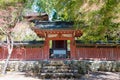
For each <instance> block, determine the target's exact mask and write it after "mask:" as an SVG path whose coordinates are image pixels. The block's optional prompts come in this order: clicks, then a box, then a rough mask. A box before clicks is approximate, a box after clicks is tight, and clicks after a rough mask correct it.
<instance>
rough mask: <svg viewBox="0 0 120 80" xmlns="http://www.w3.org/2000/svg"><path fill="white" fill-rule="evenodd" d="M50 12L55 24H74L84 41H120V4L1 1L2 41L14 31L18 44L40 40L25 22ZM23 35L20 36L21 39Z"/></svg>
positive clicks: (104, 0) (108, 0) (110, 0)
mask: <svg viewBox="0 0 120 80" xmlns="http://www.w3.org/2000/svg"><path fill="white" fill-rule="evenodd" d="M31 12H38V13H41V12H46V13H47V14H48V15H49V18H52V19H51V20H53V21H56V20H60V21H74V22H75V25H74V27H75V29H81V30H82V31H83V36H82V37H81V38H79V39H80V40H84V41H86V42H87V41H94V42H95V41H98V40H101V41H105V42H106V41H111V40H112V41H119V40H120V0H0V40H5V35H6V33H8V32H9V28H12V32H11V34H12V36H13V38H14V40H15V41H16V40H19V41H27V40H35V39H38V37H37V36H36V34H35V33H34V32H33V31H32V30H31V29H30V26H34V24H31V25H29V24H28V23H27V22H26V21H25V20H24V18H23V15H26V14H28V13H31ZM18 35H19V36H18Z"/></svg>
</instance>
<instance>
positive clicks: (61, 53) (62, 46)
mask: <svg viewBox="0 0 120 80" xmlns="http://www.w3.org/2000/svg"><path fill="white" fill-rule="evenodd" d="M69 56H70V51H68V41H67V40H52V41H50V58H58V59H59V58H61V59H62V58H63V59H64V58H69Z"/></svg>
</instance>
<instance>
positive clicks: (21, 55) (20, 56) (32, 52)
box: [0, 47, 44, 60]
mask: <svg viewBox="0 0 120 80" xmlns="http://www.w3.org/2000/svg"><path fill="white" fill-rule="evenodd" d="M7 55H8V52H7V48H0V60H5V59H6V58H7ZM40 59H44V54H43V49H42V48H39V47H37V48H14V49H13V52H12V55H11V60H40Z"/></svg>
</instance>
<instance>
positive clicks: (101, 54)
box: [0, 47, 120, 60]
mask: <svg viewBox="0 0 120 80" xmlns="http://www.w3.org/2000/svg"><path fill="white" fill-rule="evenodd" d="M71 54H72V53H71ZM7 55H8V53H7V48H0V60H5V59H6V58H7ZM45 56H46V55H45V53H44V49H43V48H40V47H27V48H14V49H13V53H12V56H11V60H42V59H45ZM76 59H78V60H81V59H87V60H120V48H119V47H118V48H117V47H114V48H107V47H105V48H97V47H93V48H91V47H79V48H76Z"/></svg>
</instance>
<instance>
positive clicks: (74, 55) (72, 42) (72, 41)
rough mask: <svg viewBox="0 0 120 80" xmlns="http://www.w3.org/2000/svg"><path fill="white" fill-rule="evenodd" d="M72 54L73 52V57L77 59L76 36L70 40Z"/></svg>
mask: <svg viewBox="0 0 120 80" xmlns="http://www.w3.org/2000/svg"><path fill="white" fill-rule="evenodd" d="M70 49H71V51H70V54H71V59H76V58H77V55H76V46H75V40H74V38H72V39H71V41H70Z"/></svg>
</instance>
